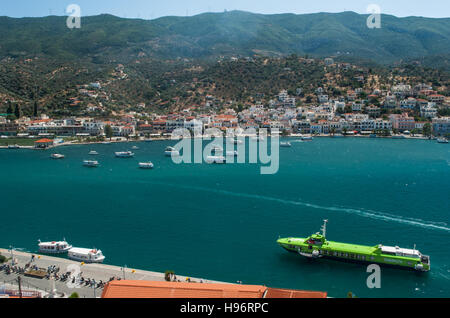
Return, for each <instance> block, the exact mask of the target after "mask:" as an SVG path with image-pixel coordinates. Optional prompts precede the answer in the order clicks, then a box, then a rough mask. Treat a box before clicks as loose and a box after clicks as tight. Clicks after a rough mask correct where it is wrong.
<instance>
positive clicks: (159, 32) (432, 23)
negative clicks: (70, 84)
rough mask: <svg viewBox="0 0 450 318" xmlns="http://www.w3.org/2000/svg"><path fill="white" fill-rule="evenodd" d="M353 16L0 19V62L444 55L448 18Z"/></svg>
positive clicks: (232, 14)
mask: <svg viewBox="0 0 450 318" xmlns="http://www.w3.org/2000/svg"><path fill="white" fill-rule="evenodd" d="M366 19H367V16H366V15H359V14H356V13H353V12H343V13H334V14H332V13H317V14H305V15H295V14H277V15H262V14H253V13H248V12H241V11H232V12H224V13H205V14H200V15H197V16H193V17H164V18H160V19H156V20H150V21H148V20H139V19H122V18H118V17H114V16H110V15H100V16H92V17H86V18H83V19H82V27H81V29H72V30H70V29H68V28H67V27H66V18H65V17H55V16H51V17H45V18H23V19H13V18H7V17H1V18H0V31H1V32H0V42H1V46H0V56H12V57H17V56H24V57H26V56H35V55H47V56H50V57H58V58H61V59H73V58H81V57H86V56H90V57H92V58H93V59H94V61H101V62H105V61H108V60H116V61H119V62H126V61H129V60H130V59H133V58H135V57H136V56H138V55H139V54H146V55H147V56H148V57H152V58H159V59H161V58H162V59H175V58H179V57H181V58H215V57H218V56H221V55H239V56H252V55H254V54H261V55H266V56H280V55H287V54H292V53H296V54H302V55H303V54H310V55H313V56H320V57H323V56H327V55H342V56H347V57H356V58H366V59H372V60H376V61H378V62H382V63H388V62H394V61H398V60H400V59H404V58H412V57H423V56H429V55H439V54H446V53H448V51H449V43H450V19H448V18H447V19H429V18H421V17H408V18H397V17H394V16H389V15H383V16H382V28H381V29H368V28H367V25H366Z"/></svg>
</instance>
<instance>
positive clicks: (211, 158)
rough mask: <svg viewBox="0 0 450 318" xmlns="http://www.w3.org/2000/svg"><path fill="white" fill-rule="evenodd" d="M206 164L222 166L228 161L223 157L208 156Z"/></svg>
mask: <svg viewBox="0 0 450 318" xmlns="http://www.w3.org/2000/svg"><path fill="white" fill-rule="evenodd" d="M205 161H206V163H210V164H211V163H217V164H222V163H226V161H227V159H226V158H225V157H223V156H208V157H206V160H205Z"/></svg>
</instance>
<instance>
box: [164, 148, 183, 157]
mask: <svg viewBox="0 0 450 318" xmlns="http://www.w3.org/2000/svg"><path fill="white" fill-rule="evenodd" d="M164 153H165V155H166V157H176V156H179V155H180V152H179V151H178V150H176V149H175V148H174V147H167V148H166V150H165V152H164Z"/></svg>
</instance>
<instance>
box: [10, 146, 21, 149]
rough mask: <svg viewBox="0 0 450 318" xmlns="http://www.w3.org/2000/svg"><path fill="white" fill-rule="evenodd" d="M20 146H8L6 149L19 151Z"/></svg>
mask: <svg viewBox="0 0 450 318" xmlns="http://www.w3.org/2000/svg"><path fill="white" fill-rule="evenodd" d="M19 148H20V146H19V145H9V146H8V149H19Z"/></svg>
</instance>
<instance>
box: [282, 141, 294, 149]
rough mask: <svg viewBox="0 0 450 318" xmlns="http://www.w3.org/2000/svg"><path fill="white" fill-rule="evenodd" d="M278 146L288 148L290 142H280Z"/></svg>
mask: <svg viewBox="0 0 450 318" xmlns="http://www.w3.org/2000/svg"><path fill="white" fill-rule="evenodd" d="M280 147H284V148H290V147H292V144H291V143H290V142H281V143H280Z"/></svg>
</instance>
